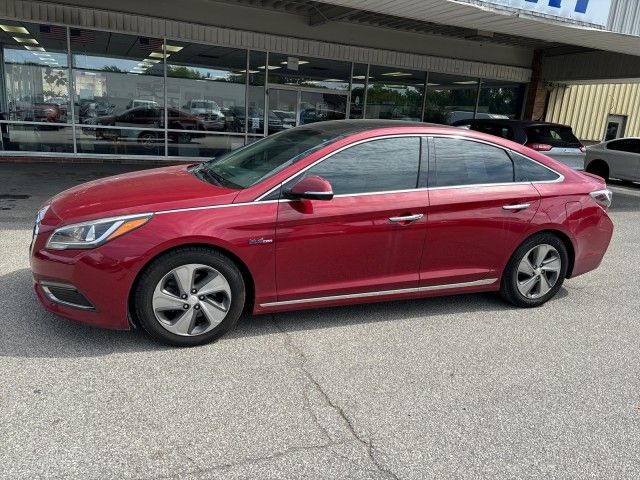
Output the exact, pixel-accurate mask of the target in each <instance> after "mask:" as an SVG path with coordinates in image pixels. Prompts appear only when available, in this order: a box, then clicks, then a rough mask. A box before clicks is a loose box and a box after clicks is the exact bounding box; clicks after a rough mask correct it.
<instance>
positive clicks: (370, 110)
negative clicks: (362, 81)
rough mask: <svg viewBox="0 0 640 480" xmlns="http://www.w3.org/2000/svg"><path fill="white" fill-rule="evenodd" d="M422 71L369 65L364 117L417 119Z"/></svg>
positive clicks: (421, 93) (418, 118) (421, 94)
mask: <svg viewBox="0 0 640 480" xmlns="http://www.w3.org/2000/svg"><path fill="white" fill-rule="evenodd" d="M424 83H425V72H419V71H413V70H398V69H397V68H392V67H380V66H377V65H371V67H370V69H369V87H368V90H367V110H366V117H367V118H383V119H393V120H412V121H420V120H421V118H422V104H423V93H424Z"/></svg>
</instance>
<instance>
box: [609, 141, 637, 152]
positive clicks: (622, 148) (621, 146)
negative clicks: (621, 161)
mask: <svg viewBox="0 0 640 480" xmlns="http://www.w3.org/2000/svg"><path fill="white" fill-rule="evenodd" d="M607 150H615V151H618V152H628V153H640V140H634V139H626V140H616V141H615V142H611V143H609V144H608V145H607Z"/></svg>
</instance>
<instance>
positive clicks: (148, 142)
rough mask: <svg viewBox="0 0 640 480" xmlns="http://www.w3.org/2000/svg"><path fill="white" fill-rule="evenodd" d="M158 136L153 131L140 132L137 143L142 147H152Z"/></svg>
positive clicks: (155, 143)
mask: <svg viewBox="0 0 640 480" xmlns="http://www.w3.org/2000/svg"><path fill="white" fill-rule="evenodd" d="M157 142H158V137H157V136H156V134H155V133H153V132H142V133H141V134H140V135H138V143H139V144H140V145H142V146H143V147H144V148H153V147H155V146H156V145H157Z"/></svg>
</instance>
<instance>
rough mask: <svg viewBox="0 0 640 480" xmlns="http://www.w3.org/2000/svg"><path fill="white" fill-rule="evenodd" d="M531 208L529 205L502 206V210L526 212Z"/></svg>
mask: <svg viewBox="0 0 640 480" xmlns="http://www.w3.org/2000/svg"><path fill="white" fill-rule="evenodd" d="M530 206H531V204H530V203H520V204H519V205H503V207H502V209H503V210H526V209H527V208H529V207H530Z"/></svg>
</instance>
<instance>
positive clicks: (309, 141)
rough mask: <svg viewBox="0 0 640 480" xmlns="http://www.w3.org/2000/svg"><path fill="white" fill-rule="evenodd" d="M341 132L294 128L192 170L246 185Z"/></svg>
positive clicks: (229, 183) (214, 179)
mask: <svg viewBox="0 0 640 480" xmlns="http://www.w3.org/2000/svg"><path fill="white" fill-rule="evenodd" d="M342 136H343V135H342V132H340V133H338V132H336V131H326V130H322V129H320V128H318V129H314V128H302V129H293V130H288V131H284V132H280V133H278V134H275V135H272V136H270V137H267V138H264V139H262V140H260V141H257V142H255V143H252V144H250V145H247V146H245V147H242V148H240V149H238V150H233V151H231V152H229V153H227V154H225V155H223V156H221V157H219V158H215V159H213V160H210V161H208V162H204V163H202V164H200V165H198V166H197V167H196V168H195V169H194V170H193V173H195V174H196V175H198V176H199V177H200V178H202V179H203V180H207V181H209V182H212V183H217V184H220V185H223V186H225V187H229V188H236V189H241V188H247V187H250V186H251V185H254V184H256V183H258V182H259V181H261V180H263V179H265V178H267V177H270V176H271V175H274V174H275V173H277V172H279V171H280V170H282V169H283V168H286V167H288V166H289V165H291V164H293V163H294V162H296V161H298V160H300V159H301V158H303V157H305V156H306V155H309V154H310V153H312V152H315V151H316V150H318V149H320V148H321V147H323V146H325V145H327V144H329V143H331V142H333V141H335V140H337V139H339V138H341V137H342Z"/></svg>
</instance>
